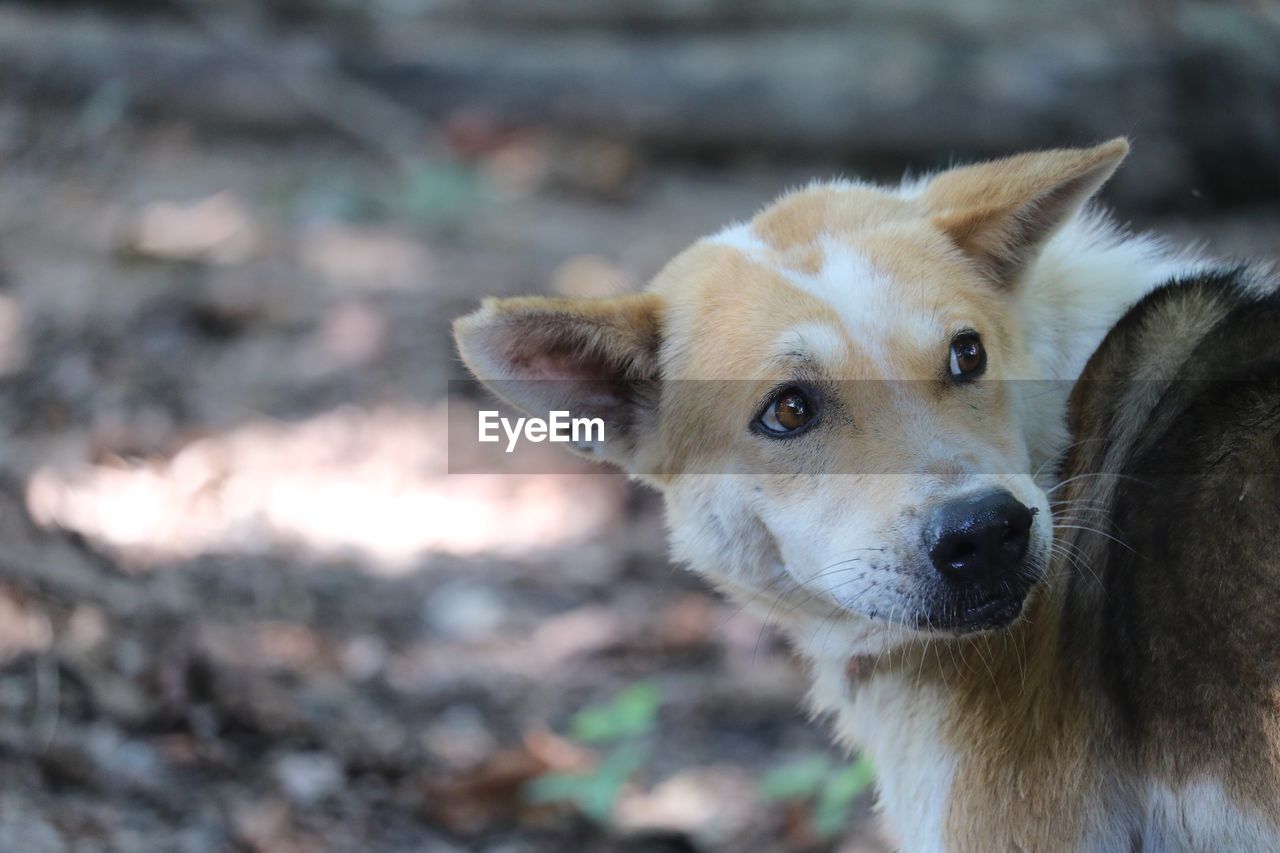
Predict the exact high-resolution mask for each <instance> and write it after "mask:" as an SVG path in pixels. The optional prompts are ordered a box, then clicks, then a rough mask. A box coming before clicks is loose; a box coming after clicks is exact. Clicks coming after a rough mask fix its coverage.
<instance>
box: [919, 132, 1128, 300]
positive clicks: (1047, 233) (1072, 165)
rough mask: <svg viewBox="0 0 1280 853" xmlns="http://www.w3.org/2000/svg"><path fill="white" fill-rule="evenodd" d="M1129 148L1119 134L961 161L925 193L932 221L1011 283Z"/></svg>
mask: <svg viewBox="0 0 1280 853" xmlns="http://www.w3.org/2000/svg"><path fill="white" fill-rule="evenodd" d="M1128 153H1129V143H1128V142H1127V141H1125V140H1124V139H1123V138H1117V139H1113V140H1111V141H1110V142H1104V143H1103V144H1101V145H1098V146H1095V147H1093V148H1066V149H1059V150H1056V151H1038V152H1034V153H1031V154H1020V155H1018V156H1016V157H1009V158H1006V159H1004V160H994V161H992V162H990V163H979V164H977V165H973V166H962V167H959V168H956V169H951V170H949V171H946V172H943V173H942V174H940V175H938V176H937V177H936V178H934V179H933V180H932V181H930V182H929V184H928V186H927V187H926V189H925V192H924V198H925V200H926V202H927V203H928V204H929V206H930V209H931V210H933V211H934V214H933V222H934V224H935V225H937V226H938V227H939V228H940V229H942V231H943V232H944V233H945V234H946V235H947V236H948V237H950V238H951V240H952V241H953V242H954V243H955V244H956V245H957V246H958V247H959V248H960V249H961V251H963V252H964V253H965V254H967V255H968V256H969V257H971V258H973V259H974V260H975V261H977V262H978V263H979V264H980V265H981V266H982V267H983V269H984V270H985V271H986V272H987V273H988V274H989V275H990V276H991V277H992V278H993V279H994V280H995V281H997V282H999V283H1000V284H1002V285H1004V286H1009V287H1011V286H1013V285H1014V284H1016V283H1017V282H1018V281H1019V279H1020V278H1021V274H1022V272H1023V271H1024V270H1025V269H1026V267H1027V265H1028V264H1029V263H1030V262H1031V261H1032V260H1034V259H1035V256H1036V254H1037V253H1038V252H1039V251H1040V248H1041V247H1042V246H1043V245H1044V244H1045V242H1046V241H1047V240H1048V239H1049V238H1050V237H1051V236H1052V235H1053V233H1054V231H1056V230H1057V228H1058V226H1060V225H1061V224H1062V223H1064V222H1066V221H1067V220H1068V219H1070V218H1071V216H1072V215H1074V214H1075V213H1076V212H1077V211H1078V210H1079V209H1080V207H1081V206H1082V205H1083V204H1084V203H1085V202H1086V201H1088V200H1089V198H1090V196H1092V195H1093V194H1094V193H1095V192H1097V191H1098V188H1099V187H1101V186H1102V185H1103V184H1104V183H1105V182H1106V180H1107V178H1109V177H1111V173H1112V172H1114V171H1115V170H1116V167H1117V166H1119V165H1120V161H1122V160H1123V159H1124V158H1125V155H1126V154H1128Z"/></svg>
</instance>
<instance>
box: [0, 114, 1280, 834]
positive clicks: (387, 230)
mask: <svg viewBox="0 0 1280 853" xmlns="http://www.w3.org/2000/svg"><path fill="white" fill-rule="evenodd" d="M108 95H109V93H108ZM108 95H104V96H103V97H104V98H107V99H108V101H109V97H108ZM442 138H443V140H444V142H443V143H442V144H441V145H440V146H438V147H437V148H434V149H430V150H434V151H435V154H433V155H424V156H423V157H421V158H420V159H418V160H416V161H415V162H413V163H412V164H409V165H405V166H402V167H400V168H398V169H397V168H392V167H389V166H387V165H386V164H385V162H383V161H382V160H380V159H379V158H378V157H377V156H374V155H373V154H371V152H370V151H369V150H367V149H366V148H365V147H362V146H361V145H360V144H357V143H354V142H352V141H351V140H350V139H349V138H344V137H343V136H342V135H340V134H325V133H319V132H317V133H310V132H309V133H305V134H287V133H281V134H267V133H247V132H242V131H236V130H233V129H226V130H220V129H217V128H211V127H210V126H209V125H207V124H199V123H188V122H184V121H180V120H176V119H167V118H165V117H162V116H161V117H156V116H151V117H149V118H140V117H137V116H133V115H129V114H127V113H122V112H120V111H118V110H115V109H113V108H112V105H111V104H110V103H109V102H103V101H102V100H97V101H90V102H88V103H82V104H73V105H67V104H46V103H41V102H37V101H33V100H32V99H30V98H29V97H27V95H26V93H24V92H23V91H21V90H13V91H5V93H4V95H3V98H0V163H2V164H3V175H4V180H3V181H0V239H2V242H0V425H2V427H3V428H2V430H0V466H2V467H0V476H2V480H0V849H2V850H22V851H44V850H77V851H80V850H84V851H89V850H191V851H196V850H201V851H203V850H215V849H251V850H264V851H266V850H270V851H290V850H294V851H311V850H431V851H436V850H440V851H449V850H473V849H475V850H491V851H504V853H506V852H507V851H510V853H514V851H525V850H569V849H582V850H708V851H710V850H771V849H787V850H823V849H840V850H846V851H855V850H859V851H861V850H867V851H874V850H885V849H889V848H890V847H891V846H892V843H893V842H892V839H891V838H889V837H887V836H886V835H885V834H884V832H883V830H881V829H880V828H879V827H878V826H877V825H876V823H875V821H874V818H873V817H872V815H871V801H872V793H871V792H870V790H868V791H866V792H863V793H862V794H860V795H859V796H857V798H856V799H855V800H854V802H853V803H852V805H851V806H850V810H849V817H848V821H847V830H846V831H844V832H843V834H841V835H839V836H838V837H833V838H824V837H821V835H820V834H819V833H818V832H816V831H815V829H814V827H813V821H812V819H811V818H812V816H813V815H812V811H813V809H812V804H811V803H809V802H808V801H806V800H805V799H804V798H795V799H788V798H785V797H783V798H778V797H770V796H768V794H767V791H766V790H765V787H762V780H764V779H765V778H766V777H767V776H768V775H769V774H770V772H771V771H775V770H777V769H778V768H780V767H786V766H789V765H793V764H795V763H796V762H806V761H807V762H810V763H812V762H814V761H816V760H819V759H827V760H830V761H832V762H833V763H839V762H843V761H844V760H845V757H844V756H843V755H841V754H840V753H839V752H838V751H837V750H836V749H835V748H834V747H832V746H830V745H829V743H828V740H827V736H826V731H825V729H824V727H823V726H822V725H821V724H820V723H817V724H815V723H813V722H811V721H809V720H807V719H806V718H805V715H804V713H803V710H802V708H801V703H800V700H801V698H802V696H803V692H804V679H803V675H802V672H801V670H800V668H799V666H798V665H797V663H796V662H795V661H793V660H792V659H791V658H790V657H789V655H788V653H787V651H786V649H785V648H784V647H783V645H782V644H781V643H780V642H779V641H778V640H777V638H775V637H774V636H773V635H772V634H771V633H770V632H769V631H768V629H766V628H764V627H763V626H761V625H760V624H759V623H757V622H756V621H754V620H752V619H751V618H749V617H747V616H746V615H743V614H741V613H738V612H737V610H736V608H734V607H731V606H730V605H728V604H726V603H724V602H722V601H721V600H720V599H719V598H718V597H717V596H716V595H715V594H713V593H712V592H710V591H709V590H708V589H707V588H706V587H705V586H704V585H703V584H702V583H700V582H699V581H697V580H696V579H694V578H693V577H691V576H689V575H688V574H687V573H685V572H683V571H682V570H680V569H678V568H676V567H673V566H672V565H670V564H669V563H668V562H667V560H666V559H665V556H664V553H665V546H664V543H663V532H662V524H661V517H660V511H659V505H658V502H657V500H656V498H655V497H654V496H653V495H651V494H648V493H645V492H643V491H642V490H640V489H638V488H636V487H634V486H632V485H630V484H628V483H626V482H625V481H624V480H623V479H621V478H620V477H617V476H615V475H611V474H602V473H599V472H596V471H594V470H592V469H589V468H585V467H580V466H577V465H576V464H575V463H570V462H568V461H566V462H565V463H564V466H565V473H563V474H556V475H541V476H533V475H529V476H480V475H471V476H468V475H459V474H452V475H451V474H449V473H448V464H447V463H448V460H447V458H446V447H447V442H446V433H447V429H448V425H449V408H448V405H447V400H446V394H447V381H448V380H450V379H456V378H460V377H461V376H462V374H461V371H460V368H459V366H458V364H457V363H456V358H455V356H454V354H453V351H452V348H451V344H450V342H449V339H448V337H447V329H448V324H449V322H450V320H451V319H452V318H454V317H455V316H457V315H458V314H460V313H463V312H465V311H466V310H468V309H469V308H470V307H472V306H473V305H474V304H475V303H476V301H477V300H478V299H479V298H480V297H481V296H488V295H504V294H516V293H532V292H547V293H572V294H590V293H609V292H616V291H621V290H627V289H634V288H636V287H638V286H640V285H641V284H642V283H643V282H644V281H645V279H646V278H647V277H648V276H650V275H652V274H653V273H654V272H655V271H656V269H657V268H658V267H659V266H660V264H661V263H662V262H663V261H664V260H666V259H667V258H668V257H669V256H670V255H671V254H673V253H674V252H675V251H676V250H678V249H679V248H680V247H681V246H682V245H684V244H685V243H687V242H688V241H689V240H691V239H692V238H694V237H696V236H698V235H700V234H701V233H705V232H707V231H709V230H712V229H714V228H716V227H718V226H720V225H722V224H724V223H725V222H727V221H730V220H733V219H739V218H743V217H745V216H748V215H750V214H751V212H752V211H753V210H754V209H756V208H757V207H758V206H759V205H760V204H762V203H763V202H764V201H766V200H767V199H769V198H770V197H771V196H773V195H775V194H776V193H778V192H779V191H781V190H782V189H785V188H786V187H788V186H791V185H794V184H796V183H798V182H800V181H802V180H806V179H807V178H808V177H809V176H810V175H811V174H824V173H827V172H828V170H829V167H828V166H827V165H825V164H821V163H814V164H801V163H794V162H792V163H789V164H787V165H779V164H777V163H776V162H770V161H764V160H758V161H750V160H744V161H740V162H732V163H727V164H726V163H715V164H709V163H697V162H690V161H681V162H675V161H670V160H662V159H656V158H654V157H652V156H649V155H646V154H645V153H644V152H642V151H639V150H637V149H633V148H630V147H628V146H627V145H625V144H621V143H618V142H616V141H615V142H605V141H600V140H596V139H593V138H589V137H586V138H583V137H578V138H565V137H561V136H558V135H556V134H555V133H552V132H550V131H544V130H536V129H526V130H521V131H519V132H514V131H510V130H506V129H502V130H500V129H497V128H495V127H492V126H489V125H486V124H485V122H484V121H483V120H480V119H476V118H475V117H467V116H462V117H460V118H459V119H458V120H457V121H455V122H454V123H453V124H451V125H448V126H446V127H444V128H443V136H442ZM1138 152H1139V154H1138V156H1140V153H1141V148H1140V147H1139V149H1138ZM1140 224H1141V225H1143V226H1155V227H1158V228H1160V229H1163V230H1166V231H1168V232H1170V233H1173V234H1174V235H1176V236H1177V237H1178V238H1179V239H1187V238H1193V239H1197V240H1202V241H1205V242H1207V243H1208V245H1209V246H1210V247H1211V248H1213V249H1214V250H1216V251H1219V252H1222V253H1224V254H1239V255H1247V256H1261V257H1274V256H1275V255H1277V254H1280V208H1277V207H1274V206H1270V207H1250V208H1243V209H1233V210H1230V211H1227V212H1222V211H1214V212H1212V214H1211V215H1209V214H1205V215H1201V216H1198V218H1197V219H1195V220H1187V219H1181V220H1169V219H1163V220H1159V221H1155V220H1153V221H1146V220H1143V221H1141V222H1140ZM638 683H640V684H646V685H652V686H653V687H656V688H657V691H658V693H659V695H660V697H661V699H660V704H659V706H658V709H657V712H656V713H657V717H656V723H655V724H653V725H651V726H649V727H647V728H646V729H645V730H644V731H643V732H641V733H640V734H639V735H638V738H639V742H640V743H641V744H642V747H643V750H644V752H643V755H644V759H643V761H641V762H639V766H638V769H637V770H636V771H635V772H634V773H632V774H630V775H629V776H628V778H627V780H626V784H625V785H624V786H623V787H622V789H621V792H620V794H619V796H618V798H617V802H616V803H615V804H614V806H613V808H612V810H611V812H610V814H609V817H608V818H607V819H604V820H592V819H590V818H588V817H586V816H584V814H583V813H582V810H581V809H575V808H573V807H571V806H567V805H563V804H544V803H537V802H533V801H532V800H531V799H530V797H529V796H528V790H529V788H528V785H529V784H530V783H531V782H532V781H533V780H535V779H538V778H540V777H544V776H546V775H547V774H553V773H565V772H573V771H580V770H583V769H584V768H585V769H590V768H592V767H593V766H597V765H598V763H599V762H600V761H602V760H604V759H605V758H606V757H607V747H604V746H599V745H593V744H589V743H586V744H584V743H582V742H579V741H578V740H574V739H572V738H570V737H569V736H568V733H569V732H570V731H571V730H572V727H573V719H574V715H575V713H576V712H578V711H579V710H581V709H582V708H584V707H589V706H593V705H598V704H599V703H603V702H608V701H609V700H610V699H611V698H612V697H615V696H617V695H618V694H619V693H620V692H622V691H625V690H626V689H627V688H628V687H631V686H634V685H636V684H638Z"/></svg>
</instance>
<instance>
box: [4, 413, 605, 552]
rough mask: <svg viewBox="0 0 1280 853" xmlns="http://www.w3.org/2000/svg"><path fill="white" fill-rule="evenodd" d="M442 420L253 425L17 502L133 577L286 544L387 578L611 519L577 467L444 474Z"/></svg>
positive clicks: (588, 532)
mask: <svg viewBox="0 0 1280 853" xmlns="http://www.w3.org/2000/svg"><path fill="white" fill-rule="evenodd" d="M445 419H446V414H445V412H444V410H443V408H436V409H418V408H412V407H403V406H402V407H385V408H376V409H360V408H355V407H344V408H340V409H337V410H334V411H330V412H326V413H323V414H320V415H317V416H315V417H312V418H309V419H307V420H303V421H299V422H296V423H283V422H277V421H266V420H263V421H257V422H252V423H248V424H245V425H243V426H240V427H237V428H234V429H232V430H230V431H228V432H225V433H222V434H219V435H215V436H211V437H208V438H203V439H200V440H197V441H193V442H191V443H190V444H187V445H186V446H184V447H183V448H182V449H181V450H180V451H178V452H177V453H176V454H174V455H173V456H172V457H170V458H161V459H148V460H143V461H139V462H134V461H124V460H118V459H113V460H109V461H108V462H105V463H101V464H91V465H82V466H78V467H66V468H53V467H46V468H42V469H40V470H39V471H37V472H36V473H35V475H34V476H32V477H31V479H30V481H29V484H28V488H27V502H28V506H29V508H30V510H31V513H32V515H33V517H34V518H35V519H36V520H37V521H38V522H40V523H41V524H44V525H47V526H59V527H63V528H66V529H70V530H74V531H77V532H79V533H81V534H83V535H84V536H86V537H87V538H88V539H90V540H91V541H94V542H97V543H101V544H102V545H104V546H106V547H107V548H108V549H110V550H112V551H113V552H116V553H118V554H119V555H120V556H121V557H122V558H123V559H125V560H126V561H127V562H128V563H129V564H130V565H133V566H138V567H145V566H149V565H154V564H155V563H157V562H164V561H172V560H175V559H183V558H189V557H192V556H195V555H197V554H201V553H208V552H221V553H243V552H263V551H269V550H276V549H280V548H285V547H292V548H301V549H303V550H304V551H307V552H311V553H313V554H315V555H317V556H335V555H342V554H350V553H354V554H356V555H359V556H361V557H364V558H367V559H368V560H370V561H372V564H373V565H374V566H375V567H377V568H379V569H382V570H388V571H396V570H398V569H404V568H406V567H409V566H411V565H413V564H414V562H415V561H416V560H418V559H419V558H421V557H422V556H423V555H425V554H427V553H430V552H448V553H453V554H460V555H472V556H475V555H483V554H494V555H510V554H522V553H530V552H537V551H541V550H545V549H549V548H556V547H563V546H566V545H572V544H573V543H575V542H579V541H583V540H585V539H587V538H590V537H591V536H592V535H593V534H596V533H597V532H598V531H599V530H600V529H601V527H602V525H605V524H606V523H607V522H608V521H609V520H610V519H612V518H614V517H615V516H616V514H617V512H618V509H619V505H620V501H621V499H622V496H623V489H622V485H621V484H620V482H619V481H618V480H617V479H615V478H613V477H609V476H601V475H599V474H591V473H585V472H583V469H581V468H579V469H578V471H579V473H574V474H563V475H557V476H546V475H538V476H528V475H458V474H453V475H451V474H448V473H447V460H446V458H445V455H446V452H447V449H446V440H445V430H446V422H445ZM551 452H555V453H559V452H560V451H558V450H554V451H551Z"/></svg>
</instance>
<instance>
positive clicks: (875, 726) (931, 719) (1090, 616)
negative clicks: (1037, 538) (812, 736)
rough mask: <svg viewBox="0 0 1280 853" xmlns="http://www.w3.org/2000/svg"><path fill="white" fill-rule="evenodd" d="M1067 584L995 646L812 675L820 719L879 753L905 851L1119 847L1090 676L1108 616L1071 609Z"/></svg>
mask: <svg viewBox="0 0 1280 853" xmlns="http://www.w3.org/2000/svg"><path fill="white" fill-rule="evenodd" d="M1069 584H1070V579H1069V578H1067V577H1065V576H1063V575H1062V574H1060V573H1059V574H1055V575H1052V576H1050V577H1048V578H1046V580H1045V582H1044V584H1043V586H1042V588H1040V589H1039V590H1038V591H1037V593H1036V594H1035V596H1034V597H1033V598H1032V599H1031V600H1030V601H1029V602H1028V604H1027V608H1026V610H1025V612H1024V614H1023V616H1022V617H1021V618H1020V619H1019V621H1018V623H1017V624H1015V625H1014V626H1013V627H1011V628H1010V629H1009V630H1008V631H1006V632H1002V633H1000V634H994V635H978V636H975V637H968V638H958V639H945V640H931V641H927V642H926V641H919V642H914V643H911V644H909V645H907V646H906V647H904V648H901V649H899V650H896V651H894V652H893V653H890V654H885V655H880V656H874V657H870V656H869V657H857V658H853V659H851V660H849V661H848V662H847V663H846V664H845V665H844V666H843V667H842V668H841V667H838V666H829V667H828V670H827V671H825V672H824V671H822V669H823V668H822V667H821V666H818V667H816V669H818V670H819V671H818V672H816V673H815V674H816V675H817V679H816V680H815V688H814V692H813V699H814V703H815V706H818V707H819V708H820V709H825V710H834V712H835V724H836V729H837V732H838V734H839V735H840V736H841V738H842V739H843V740H844V741H846V742H847V743H850V744H858V745H860V746H861V747H862V748H863V749H865V750H866V751H868V752H869V753H870V755H871V757H872V759H873V761H874V762H875V764H876V767H877V771H878V773H879V779H880V786H881V791H882V806H883V808H884V811H885V812H886V816H887V817H888V818H889V821H890V823H891V825H893V826H894V827H896V828H897V829H898V830H899V831H900V832H901V833H902V835H903V839H902V840H903V843H904V846H905V847H906V848H907V849H929V848H932V847H934V846H936V845H937V844H938V842H939V840H940V839H945V841H946V846H947V847H949V848H954V849H1015V848H1016V849H1053V848H1055V847H1060V846H1062V845H1063V844H1064V842H1065V841H1066V840H1068V839H1073V838H1074V839H1077V840H1078V842H1079V845H1080V846H1086V847H1087V846H1091V845H1094V844H1096V845H1097V846H1101V847H1103V848H1108V847H1111V846H1115V845H1114V844H1112V843H1111V842H1113V841H1114V842H1116V844H1119V846H1121V847H1122V846H1123V843H1121V842H1122V841H1123V840H1122V839H1112V838H1109V837H1107V836H1108V833H1112V832H1115V831H1116V830H1115V827H1114V825H1105V824H1101V823H1097V816H1098V815H1099V814H1103V813H1106V812H1108V811H1110V808H1107V807H1104V808H1099V806H1100V805H1103V804H1106V803H1110V802H1117V801H1119V799H1120V798H1122V797H1124V796H1125V792H1124V790H1122V788H1123V785H1124V783H1123V782H1122V779H1123V778H1125V775H1124V774H1123V773H1121V772H1120V771H1121V769H1122V768H1120V766H1119V759H1118V758H1117V756H1118V755H1119V752H1118V751H1117V749H1116V748H1115V744H1113V743H1112V742H1111V741H1110V740H1109V738H1110V737H1111V732H1113V731H1114V730H1115V728H1116V727H1115V726H1114V725H1113V724H1112V720H1111V719H1110V715H1111V711H1110V708H1109V706H1108V704H1107V702H1106V699H1105V694H1104V691H1103V688H1102V683H1101V675H1100V673H1099V672H1098V671H1097V669H1096V666H1095V665H1094V661H1095V660H1096V654H1095V653H1096V648H1095V647H1094V646H1093V641H1092V639H1091V638H1093V637H1096V636H1097V635H1098V631H1097V629H1098V627H1099V626H1098V624H1095V623H1097V622H1099V619H1100V617H1098V616H1097V615H1096V614H1094V613H1092V612H1091V611H1088V610H1080V609H1079V608H1077V607H1075V606H1073V604H1072V594H1071V591H1070V589H1069ZM1082 640H1083V641H1082ZM833 679H834V681H835V682H836V683H834V684H833V683H831V681H832V680H833ZM824 682H826V683H824ZM824 700H825V701H824ZM832 700H835V701H834V702H833V701H832ZM1091 822H1094V823H1091ZM1095 824H1096V825H1095ZM1068 846H1069V845H1068Z"/></svg>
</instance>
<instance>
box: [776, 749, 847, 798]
mask: <svg viewBox="0 0 1280 853" xmlns="http://www.w3.org/2000/svg"><path fill="white" fill-rule="evenodd" d="M830 772H831V762H830V761H828V760H827V757H826V756H825V755H810V756H808V757H806V758H801V759H799V760H798V761H793V762H791V763H790V764H784V765H783V766H781V767H775V768H774V769H772V770H770V771H769V772H768V773H766V774H765V777H764V778H763V779H761V780H760V794H761V796H763V797H764V798H765V799H766V800H774V801H777V800H803V799H807V798H809V797H812V796H815V795H816V794H817V793H818V791H819V790H820V789H821V788H822V785H823V783H824V782H826V780H827V775H828V774H829V773H830Z"/></svg>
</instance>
